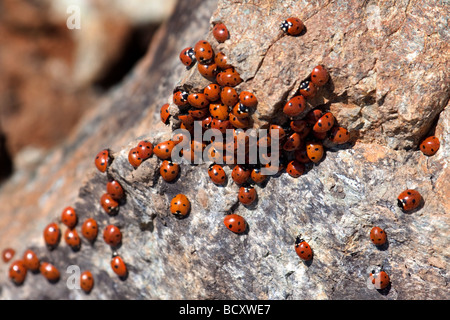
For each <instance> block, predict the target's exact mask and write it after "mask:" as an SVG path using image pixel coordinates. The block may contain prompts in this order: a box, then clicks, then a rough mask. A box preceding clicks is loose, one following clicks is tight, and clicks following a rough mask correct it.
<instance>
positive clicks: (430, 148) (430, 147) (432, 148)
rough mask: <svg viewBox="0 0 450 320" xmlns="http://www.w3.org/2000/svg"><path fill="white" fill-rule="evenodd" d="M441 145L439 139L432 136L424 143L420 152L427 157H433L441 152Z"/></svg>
mask: <svg viewBox="0 0 450 320" xmlns="http://www.w3.org/2000/svg"><path fill="white" fill-rule="evenodd" d="M440 145H441V144H440V142H439V139H438V138H437V137H436V136H431V137H428V138H426V139H425V140H423V141H422V143H421V144H420V151H422V153H423V154H424V155H426V156H432V155H434V154H435V153H436V152H437V151H438V150H439V147H440Z"/></svg>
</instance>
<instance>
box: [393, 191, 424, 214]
mask: <svg viewBox="0 0 450 320" xmlns="http://www.w3.org/2000/svg"><path fill="white" fill-rule="evenodd" d="M421 201H422V196H421V195H420V193H419V192H418V191H416V190H413V189H407V190H405V191H403V192H402V193H400V194H399V195H398V197H397V205H398V206H399V207H400V208H402V210H403V211H405V212H407V211H411V210H414V209H416V208H417V207H418V206H419V205H420V203H421Z"/></svg>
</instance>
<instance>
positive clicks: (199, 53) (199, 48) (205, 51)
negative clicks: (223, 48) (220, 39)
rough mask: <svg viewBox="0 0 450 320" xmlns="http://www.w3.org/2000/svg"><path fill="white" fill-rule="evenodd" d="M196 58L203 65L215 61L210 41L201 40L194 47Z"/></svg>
mask: <svg viewBox="0 0 450 320" xmlns="http://www.w3.org/2000/svg"><path fill="white" fill-rule="evenodd" d="M194 52H195V58H196V59H197V61H198V62H199V63H201V64H208V63H210V62H211V61H213V59H214V50H213V48H212V47H211V44H210V43H209V42H208V41H205V40H200V41H199V42H197V43H196V44H195V47H194Z"/></svg>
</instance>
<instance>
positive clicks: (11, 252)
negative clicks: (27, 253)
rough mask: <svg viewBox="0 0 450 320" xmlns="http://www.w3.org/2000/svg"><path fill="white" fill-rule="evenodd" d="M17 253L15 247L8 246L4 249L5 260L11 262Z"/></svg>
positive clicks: (3, 257) (3, 256)
mask: <svg viewBox="0 0 450 320" xmlns="http://www.w3.org/2000/svg"><path fill="white" fill-rule="evenodd" d="M15 254H16V251H15V250H14V249H11V248H6V249H5V250H3V251H2V259H3V262H9V261H10V260H11V259H12V258H13V257H14V255H15Z"/></svg>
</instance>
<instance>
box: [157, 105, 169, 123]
mask: <svg viewBox="0 0 450 320" xmlns="http://www.w3.org/2000/svg"><path fill="white" fill-rule="evenodd" d="M159 115H160V116H161V121H162V123H164V124H167V121H168V120H169V117H170V113H169V104H168V103H166V104H164V105H163V106H162V107H161V111H160V112H159Z"/></svg>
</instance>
